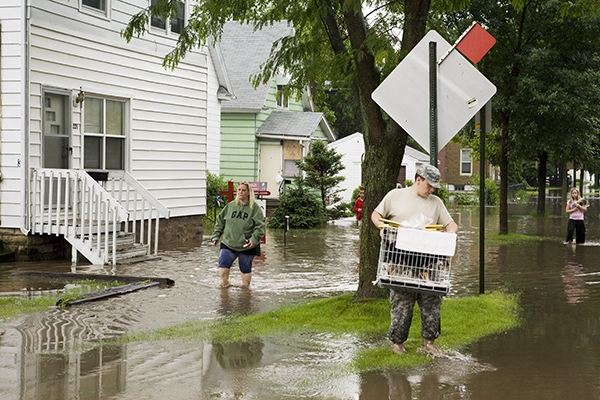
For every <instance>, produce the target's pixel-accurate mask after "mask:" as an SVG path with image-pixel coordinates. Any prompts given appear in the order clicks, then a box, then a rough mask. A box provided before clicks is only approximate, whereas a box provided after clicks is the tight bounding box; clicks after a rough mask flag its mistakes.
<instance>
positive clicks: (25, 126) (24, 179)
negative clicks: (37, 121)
mask: <svg viewBox="0 0 600 400" xmlns="http://www.w3.org/2000/svg"><path fill="white" fill-rule="evenodd" d="M30 1H31V0H23V7H24V10H23V11H24V13H23V17H24V22H25V24H24V26H25V34H24V39H25V43H23V52H22V53H21V57H22V58H23V60H24V66H23V67H24V68H23V74H22V75H21V82H22V83H23V88H22V96H23V107H22V109H21V110H22V111H21V131H22V135H23V136H22V140H21V159H20V160H17V165H18V166H19V167H20V168H21V188H22V190H21V196H22V198H21V218H22V219H21V232H23V234H24V235H27V234H29V228H30V227H29V103H30V100H29V80H30V72H29V65H30V54H31V40H30V39H31V4H30Z"/></svg>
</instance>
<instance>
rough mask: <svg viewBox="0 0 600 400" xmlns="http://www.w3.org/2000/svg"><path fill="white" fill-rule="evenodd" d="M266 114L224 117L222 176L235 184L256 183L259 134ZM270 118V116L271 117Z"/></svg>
mask: <svg viewBox="0 0 600 400" xmlns="http://www.w3.org/2000/svg"><path fill="white" fill-rule="evenodd" d="M264 114H266V113H258V114H254V113H224V114H223V116H222V120H221V174H222V175H223V176H224V177H225V179H227V180H230V179H232V180H233V181H235V182H237V181H242V180H245V181H250V182H253V181H255V180H256V177H257V171H258V146H257V142H256V130H257V129H258V127H259V126H260V125H261V124H262V123H263V122H264V120H265V119H266V116H265V115H264ZM267 115H268V114H267Z"/></svg>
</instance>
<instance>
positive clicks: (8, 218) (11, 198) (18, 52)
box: [0, 1, 26, 228]
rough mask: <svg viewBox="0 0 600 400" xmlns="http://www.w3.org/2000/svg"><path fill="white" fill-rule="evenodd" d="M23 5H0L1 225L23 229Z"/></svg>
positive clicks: (19, 3)
mask: <svg viewBox="0 0 600 400" xmlns="http://www.w3.org/2000/svg"><path fill="white" fill-rule="evenodd" d="M23 3H24V2H23V1H11V2H2V3H1V4H0V24H1V29H2V31H1V36H0V39H1V43H0V46H1V48H0V54H1V56H2V57H1V58H0V96H1V98H0V130H1V134H0V150H1V151H2V154H1V155H0V173H1V174H2V181H0V222H1V224H2V225H7V226H12V227H17V228H18V227H20V225H21V221H22V220H23V217H22V215H23V210H24V208H23V204H24V196H23V195H22V194H21V189H22V188H21V182H22V181H23V178H24V176H26V174H25V170H24V169H22V168H21V165H22V161H23V160H22V155H21V154H22V152H23V143H22V140H21V138H22V135H21V132H23V131H24V130H25V127H26V124H25V115H26V114H25V110H24V109H23V107H22V104H24V103H25V101H24V93H25V87H24V82H25V79H24V77H25V71H24V69H23V65H24V64H25V61H24V58H25V57H24V51H25V48H24V43H25V42H26V40H25V32H24V16H25V10H24V8H23V5H22V4H23Z"/></svg>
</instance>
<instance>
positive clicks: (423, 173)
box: [417, 165, 440, 188]
mask: <svg viewBox="0 0 600 400" xmlns="http://www.w3.org/2000/svg"><path fill="white" fill-rule="evenodd" d="M417 175H419V176H420V177H421V178H423V179H425V180H426V181H427V183H429V184H430V185H431V186H433V187H434V188H439V187H440V170H439V169H437V168H436V167H434V166H432V165H422V166H420V167H419V168H418V169H417Z"/></svg>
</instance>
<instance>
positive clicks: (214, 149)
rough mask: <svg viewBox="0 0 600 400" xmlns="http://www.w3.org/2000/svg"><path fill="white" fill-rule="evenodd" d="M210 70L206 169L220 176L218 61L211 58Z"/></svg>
mask: <svg viewBox="0 0 600 400" xmlns="http://www.w3.org/2000/svg"><path fill="white" fill-rule="evenodd" d="M209 60H210V61H209V68H208V85H207V88H208V93H209V94H210V95H209V96H208V98H209V104H208V112H207V119H206V125H207V127H206V129H207V131H206V167H207V169H208V170H209V171H210V172H212V173H213V174H216V175H220V170H221V168H220V162H221V157H220V154H221V104H220V101H219V100H218V99H217V96H216V94H217V91H218V90H219V79H218V77H217V73H216V71H215V66H214V63H215V62H218V60H212V58H211V57H209Z"/></svg>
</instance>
